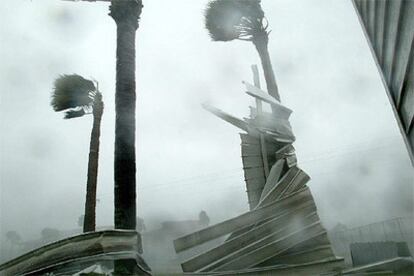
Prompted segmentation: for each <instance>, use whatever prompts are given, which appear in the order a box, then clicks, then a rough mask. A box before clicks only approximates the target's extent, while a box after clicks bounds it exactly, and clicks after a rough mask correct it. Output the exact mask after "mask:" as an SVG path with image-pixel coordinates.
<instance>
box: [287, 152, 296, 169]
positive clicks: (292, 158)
mask: <svg viewBox="0 0 414 276" xmlns="http://www.w3.org/2000/svg"><path fill="white" fill-rule="evenodd" d="M286 164H287V165H288V167H289V168H292V167H295V166H296V165H297V164H298V159H297V157H296V154H292V155H288V156H287V157H286Z"/></svg>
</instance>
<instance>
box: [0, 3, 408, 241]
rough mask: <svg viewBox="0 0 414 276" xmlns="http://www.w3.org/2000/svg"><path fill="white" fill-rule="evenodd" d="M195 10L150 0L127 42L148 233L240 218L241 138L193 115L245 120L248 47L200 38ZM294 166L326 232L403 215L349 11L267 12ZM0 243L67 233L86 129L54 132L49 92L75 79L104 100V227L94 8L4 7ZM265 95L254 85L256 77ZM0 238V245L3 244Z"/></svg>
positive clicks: (109, 39)
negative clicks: (58, 81) (304, 177)
mask: <svg viewBox="0 0 414 276" xmlns="http://www.w3.org/2000/svg"><path fill="white" fill-rule="evenodd" d="M206 2H207V1H196V0H179V1H167V0H146V1H144V9H143V13H142V18H141V21H140V28H139V30H138V33H137V74H136V76H137V93H138V103H137V114H136V116H137V185H138V188H137V192H138V213H139V215H140V216H141V217H143V218H144V219H145V221H146V224H147V225H148V226H149V227H150V228H151V227H157V225H158V223H159V222H160V221H162V220H172V219H177V220H180V219H191V218H196V217H197V214H198V212H199V211H200V210H202V209H203V210H206V211H207V213H208V214H209V216H210V218H211V220H212V222H213V223H214V222H218V221H221V220H224V219H227V218H230V217H233V216H235V215H237V214H240V213H242V212H245V211H246V210H248V205H247V197H246V193H245V184H244V182H243V173H242V170H241V166H242V164H241V158H240V146H239V144H240V140H239V137H238V133H239V130H238V129H236V128H235V127H233V126H231V125H229V124H227V123H225V122H223V121H221V120H220V119H218V118H215V117H214V116H213V115H211V114H209V113H207V112H206V111H204V110H203V109H202V108H201V106H200V104H201V103H202V102H206V101H207V102H210V103H213V104H215V105H216V106H217V107H219V108H221V109H223V110H225V111H227V112H229V113H231V114H234V115H237V116H239V117H243V116H247V115H248V105H253V100H252V99H251V98H250V97H249V96H247V95H246V94H244V89H243V86H242V84H241V81H242V80H247V81H251V72H250V65H251V64H255V63H259V60H258V56H257V53H256V51H255V49H254V47H253V45H252V44H250V43H247V42H241V41H234V42H227V43H222V42H212V41H211V40H210V38H209V37H208V34H207V31H206V30H205V29H204V25H203V10H204V8H205V5H206ZM262 2H263V3H262V6H263V9H264V11H265V13H266V16H267V18H268V19H269V22H270V28H271V29H272V33H271V36H270V45H269V49H270V53H271V58H272V62H273V65H274V69H275V73H276V77H277V81H278V85H279V88H280V93H281V97H282V101H283V103H284V104H285V105H286V106H288V107H290V108H291V109H293V110H294V113H293V115H292V125H293V128H294V129H293V130H294V132H295V134H296V137H297V141H296V142H295V147H296V149H297V155H298V158H299V165H300V166H301V167H302V168H303V169H304V170H305V171H306V172H307V173H308V174H309V175H310V176H311V177H312V181H311V182H310V183H309V186H310V188H311V190H312V192H313V195H314V197H315V199H316V202H317V205H318V208H319V214H320V216H321V218H322V220H323V222H324V224H325V225H326V226H327V227H332V226H334V225H335V224H336V223H338V222H342V223H345V224H348V225H351V226H352V225H360V224H365V223H369V222H374V221H378V220H383V219H387V218H390V217H396V216H407V215H412V214H413V182H414V177H413V168H412V167H411V166H410V161H409V158H408V155H407V152H406V149H405V146H404V143H403V141H402V138H401V135H400V133H399V130H398V127H397V124H396V120H395V118H394V117H393V114H392V110H391V107H390V104H389V101H388V99H387V96H386V94H385V91H384V89H383V86H382V83H381V80H380V76H379V74H378V71H377V69H376V67H375V64H374V61H373V58H372V55H371V53H370V51H369V48H368V45H367V42H366V40H365V38H364V36H363V32H362V29H361V26H360V25H359V22H358V20H357V17H356V14H355V11H354V9H353V7H352V3H351V1H346V0H342V1H340V0H337V1H328V0H325V1H321V0H313V1H288V0H285V1H275V0H263V1H262ZM0 13H1V17H0V37H1V39H2V41H1V43H0V55H1V57H0V60H1V65H0V89H1V94H0V95H1V99H0V133H1V161H0V162H1V171H0V177H1V179H0V180H1V190H0V193H1V194H0V224H1V229H0V230H1V233H0V235H1V236H2V237H3V236H4V233H6V232H7V231H9V230H17V231H18V232H19V233H20V234H21V235H22V238H23V239H25V240H27V239H32V238H36V237H38V236H39V235H40V234H39V233H40V231H41V230H42V229H43V228H45V227H53V228H57V229H60V230H65V229H73V228H76V227H77V219H78V217H79V215H80V214H81V213H82V212H83V208H84V198H85V190H86V189H85V184H86V171H87V159H88V148H89V138H90V130H91V123H92V118H80V119H74V120H63V119H62V114H57V113H55V112H53V110H52V108H51V107H50V93H51V87H52V84H53V80H54V79H55V78H56V77H57V76H59V74H62V73H78V74H81V75H83V76H85V77H90V78H92V77H93V78H95V79H96V80H98V81H99V85H100V89H101V91H102V93H103V95H104V101H105V110H104V115H103V121H102V134H101V151H100V160H99V162H100V163H99V177H98V198H99V200H100V201H99V203H98V206H97V224H98V225H99V226H110V225H112V224H113V151H114V149H113V144H114V121H115V119H114V115H115V114H114V91H115V46H116V45H115V38H116V33H115V23H114V22H113V20H112V19H111V18H110V17H109V16H108V15H107V14H108V6H107V4H103V3H99V2H98V3H82V2H63V1H58V0H43V1H40V0H37V1H28V0H19V1H16V0H3V1H2V5H1V6H0ZM262 83H264V81H263V80H262ZM1 240H2V239H0V241H1Z"/></svg>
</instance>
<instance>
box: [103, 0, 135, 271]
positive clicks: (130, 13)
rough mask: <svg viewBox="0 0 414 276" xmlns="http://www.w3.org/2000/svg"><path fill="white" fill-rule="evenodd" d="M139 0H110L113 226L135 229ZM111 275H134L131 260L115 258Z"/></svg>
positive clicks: (133, 266) (132, 261)
mask: <svg viewBox="0 0 414 276" xmlns="http://www.w3.org/2000/svg"><path fill="white" fill-rule="evenodd" d="M141 9H142V2H141V0H136V1H133V0H132V1H117V0H113V1H112V2H111V6H110V14H109V15H110V16H111V17H112V18H113V19H114V20H115V23H116V27H117V43H116V45H117V46H116V47H117V49H116V91H115V112H116V118H115V162H114V169H115V228H116V229H133V230H135V229H136V180H135V177H136V162H135V105H136V92H135V33H136V30H137V29H138V20H139V16H140V14H141ZM114 272H115V275H134V274H135V273H136V264H135V262H134V260H119V261H115V271H114Z"/></svg>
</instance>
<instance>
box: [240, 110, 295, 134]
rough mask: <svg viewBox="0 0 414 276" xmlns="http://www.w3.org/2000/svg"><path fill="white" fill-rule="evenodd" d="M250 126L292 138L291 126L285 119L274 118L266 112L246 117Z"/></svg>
mask: <svg viewBox="0 0 414 276" xmlns="http://www.w3.org/2000/svg"><path fill="white" fill-rule="evenodd" d="M246 121H247V122H248V123H249V125H250V126H251V127H254V128H257V129H260V130H261V129H265V130H269V131H272V132H274V133H277V134H279V135H280V136H281V137H286V138H291V139H294V137H295V136H294V135H293V132H292V126H291V125H290V123H289V121H288V120H286V119H280V118H275V117H273V116H268V115H267V114H262V115H257V116H256V117H255V118H254V119H246Z"/></svg>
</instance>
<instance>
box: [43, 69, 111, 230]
mask: <svg viewBox="0 0 414 276" xmlns="http://www.w3.org/2000/svg"><path fill="white" fill-rule="evenodd" d="M51 105H52V107H53V109H54V110H55V111H64V112H65V119H72V118H77V117H82V116H84V115H86V114H92V115H93V126H92V133H91V141H90V147H89V161H88V179H87V183H86V202H85V218H84V222H83V231H84V232H90V231H95V217H96V214H95V209H96V182H97V176H98V157H99V136H100V128H101V119H102V114H103V107H104V105H103V102H102V94H101V93H100V92H99V90H98V87H97V86H95V84H94V83H93V82H92V81H91V80H87V79H84V78H83V77H81V76H79V75H63V76H61V77H59V78H58V79H56V80H55V84H54V90H53V93H52V102H51Z"/></svg>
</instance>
